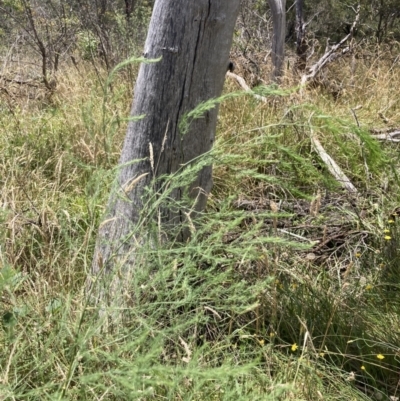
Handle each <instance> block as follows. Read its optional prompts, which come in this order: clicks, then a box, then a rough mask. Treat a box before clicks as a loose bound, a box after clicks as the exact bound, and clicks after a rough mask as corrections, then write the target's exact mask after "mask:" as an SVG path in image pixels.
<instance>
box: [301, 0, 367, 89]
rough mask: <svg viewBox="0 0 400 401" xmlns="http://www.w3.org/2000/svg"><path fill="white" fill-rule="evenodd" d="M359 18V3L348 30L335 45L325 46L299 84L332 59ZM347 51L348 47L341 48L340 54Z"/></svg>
mask: <svg viewBox="0 0 400 401" xmlns="http://www.w3.org/2000/svg"><path fill="white" fill-rule="evenodd" d="M359 19H360V5H358V7H357V10H356V16H355V19H354V22H353V24H352V26H351V28H350V32H349V33H348V34H347V35H346V36H345V37H344V38H343V39H342V40H341V41H340V42H339V43H337V44H336V45H334V46H331V47H330V48H329V46H327V49H326V51H325V54H324V55H323V56H322V57H321V58H320V59H319V60H318V61H317V62H316V63H315V64H313V65H312V66H311V67H310V68H309V69H308V74H304V75H303V76H302V78H301V85H302V86H303V85H305V84H306V83H307V81H310V80H312V79H314V78H315V77H316V76H317V74H318V73H319V72H320V71H321V70H322V68H323V67H324V66H325V65H326V64H328V63H330V62H331V61H333V60H334V59H335V58H336V57H337V53H336V52H337V51H338V50H339V48H340V47H342V46H343V45H344V44H345V43H346V42H347V41H348V40H349V39H350V38H351V37H352V36H353V32H354V29H355V27H356V25H357V24H358V20H359ZM348 51H349V48H346V49H343V50H342V55H343V54H345V53H347V52H348Z"/></svg>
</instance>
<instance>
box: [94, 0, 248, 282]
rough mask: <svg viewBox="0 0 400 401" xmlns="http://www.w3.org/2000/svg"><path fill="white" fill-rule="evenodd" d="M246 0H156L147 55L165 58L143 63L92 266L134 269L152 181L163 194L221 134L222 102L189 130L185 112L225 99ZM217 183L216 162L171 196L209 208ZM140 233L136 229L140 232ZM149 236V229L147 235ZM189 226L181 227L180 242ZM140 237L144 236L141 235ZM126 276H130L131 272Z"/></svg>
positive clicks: (177, 217)
mask: <svg viewBox="0 0 400 401" xmlns="http://www.w3.org/2000/svg"><path fill="white" fill-rule="evenodd" d="M239 3H240V0H229V1H226V0H196V1H187V0H157V1H156V3H155V5H154V9H153V15H152V18H151V22H150V27H149V32H148V36H147V40H146V44H145V50H144V57H145V58H147V59H157V58H159V57H161V60H160V61H158V62H155V63H148V64H142V65H141V67H140V71H139V75H138V78H137V82H136V87H135V92H134V101H133V106H132V111H131V115H132V116H140V115H145V117H144V118H142V119H140V120H137V121H131V122H130V124H129V126H128V130H127V135H126V138H125V142H124V146H123V149H122V154H121V159H120V170H119V173H118V177H117V185H116V187H117V189H116V191H115V192H113V193H112V194H111V196H110V201H109V205H108V210H107V217H106V219H105V221H104V222H103V223H102V224H101V228H100V229H99V235H98V240H97V244H96V249H95V255H94V261H93V265H92V272H93V274H94V275H97V274H98V273H99V271H100V270H104V271H105V272H106V273H107V272H110V271H111V270H112V269H114V268H116V267H117V266H118V268H119V267H121V268H122V271H123V272H124V273H125V272H127V271H128V272H132V271H133V270H134V267H135V241H136V244H137V243H138V242H137V238H134V237H133V236H132V233H133V230H134V229H135V226H136V225H137V223H138V222H139V219H140V213H141V210H142V208H143V206H144V205H143V195H144V194H145V188H146V187H148V186H149V185H150V184H151V185H152V188H155V193H157V194H159V195H160V196H162V195H161V194H162V192H163V191H164V186H163V182H162V181H161V180H157V178H158V177H160V176H165V175H168V174H171V173H175V172H177V171H178V170H179V169H182V166H183V165H188V164H190V163H189V162H190V161H192V160H194V159H195V158H196V157H198V156H199V155H202V154H204V153H206V152H208V151H209V150H210V149H211V147H212V145H213V143H214V137H215V129H216V122H217V112H218V107H214V108H212V109H210V110H207V111H205V112H204V113H203V115H202V118H198V119H195V120H193V121H192V122H191V124H190V126H189V128H188V130H187V132H182V129H181V127H180V124H179V123H180V122H181V121H182V117H183V116H184V115H185V114H186V113H188V112H189V111H191V110H193V109H194V108H195V107H196V106H198V105H199V104H200V103H201V102H204V101H206V100H209V99H211V98H215V97H218V96H219V95H220V94H221V92H222V88H223V83H224V77H225V73H226V71H227V66H228V63H229V51H230V47H231V44H232V36H233V29H234V25H235V21H236V17H237V14H238V10H239ZM211 187H212V168H211V166H206V167H203V168H202V169H201V171H200V173H199V174H198V175H197V177H196V178H195V180H194V182H192V183H191V185H190V186H189V188H187V187H186V188H177V189H175V190H174V191H173V192H172V193H171V194H169V195H168V196H169V199H171V198H172V199H173V200H174V201H177V202H179V201H180V200H181V199H182V198H183V196H184V191H189V195H190V197H191V199H193V202H194V203H195V209H196V210H197V211H200V210H203V209H204V207H205V205H206V200H207V195H208V194H209V192H210V190H211ZM159 215H160V216H161V218H160V219H161V221H162V222H163V223H164V224H166V225H169V226H177V225H180V224H182V223H183V222H184V220H185V214H184V213H183V212H182V210H179V207H178V208H177V210H173V209H172V208H170V207H167V206H163V207H162V208H161V209H160V212H159ZM135 235H136V234H135ZM140 235H141V236H142V237H146V229H144V231H142V232H141V234H140ZM186 237H187V232H186V231H185V230H181V231H180V238H179V240H185V239H186ZM139 242H140V241H139ZM124 278H125V277H124Z"/></svg>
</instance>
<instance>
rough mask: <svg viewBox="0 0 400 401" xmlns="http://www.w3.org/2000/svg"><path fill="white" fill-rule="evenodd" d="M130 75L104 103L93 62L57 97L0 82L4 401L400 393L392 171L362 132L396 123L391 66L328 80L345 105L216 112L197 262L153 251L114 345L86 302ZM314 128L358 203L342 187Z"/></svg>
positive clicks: (327, 100)
mask: <svg viewBox="0 0 400 401" xmlns="http://www.w3.org/2000/svg"><path fill="white" fill-rule="evenodd" d="M126 77H127V74H126V72H124V71H121V72H120V73H119V74H118V75H117V76H116V77H115V79H114V81H113V83H112V90H110V91H109V92H108V95H107V97H106V98H105V91H104V82H105V78H106V74H105V73H104V72H103V71H101V69H99V68H98V69H97V72H96V71H94V70H93V68H92V67H91V66H90V65H83V64H82V65H81V66H80V71H77V70H76V69H75V68H74V67H71V68H70V69H66V70H65V71H63V72H62V74H60V75H58V76H57V87H56V90H55V91H54V93H47V92H44V91H43V93H44V94H40V93H42V92H41V91H42V89H40V90H38V93H37V95H34V96H33V95H32V96H30V95H29V94H27V93H26V92H24V90H23V89H22V88H21V87H20V86H15V85H14V84H9V85H8V86H7V85H6V84H5V83H2V84H1V85H3V86H4V87H5V89H6V91H4V90H3V91H2V92H1V94H0V96H1V98H0V107H1V115H0V127H1V132H2V135H1V138H0V149H1V152H0V177H1V178H0V180H1V185H2V190H1V194H0V222H1V226H0V238H1V244H2V245H1V247H0V266H1V270H0V272H1V275H0V291H1V305H0V308H1V313H2V316H3V330H2V331H1V333H0V340H1V341H2V343H3V344H4V345H5V346H4V347H3V348H2V350H1V352H0V360H1V363H0V365H1V370H0V393H1V394H4V396H3V397H4V399H15V400H17V399H18V400H19V399H21V400H22V399H26V400H36V399H54V400H55V399H58V400H61V399H71V400H72V399H82V400H83V399H104V400H120V399H165V398H168V399H174V400H182V399H210V400H230V399H234V400H245V399H252V400H254V399H271V400H276V399H288V400H290V399H299V398H301V399H307V400H315V399H327V400H330V399H343V400H348V399H354V400H365V399H371V397H375V396H376V394H377V393H378V392H382V394H383V395H384V397H388V396H398V388H397V382H396V380H397V376H396V375H397V373H396V372H397V360H396V358H397V354H398V352H399V349H398V344H399V340H400V339H399V338H398V334H397V333H399V332H400V326H399V322H398V319H397V318H396V316H397V315H398V310H399V309H398V308H399V305H400V304H399V300H398V295H397V292H398V290H397V284H396V283H397V282H398V278H399V276H398V272H397V269H396V267H397V265H398V258H399V256H398V244H399V242H398V235H399V232H398V227H397V221H396V220H393V223H390V222H389V221H390V220H391V218H392V214H391V213H392V212H394V211H395V210H394V209H396V207H397V204H398V201H399V197H398V193H399V188H398V187H399V182H398V178H397V175H396V170H397V168H398V164H399V159H398V156H397V145H394V144H391V145H387V144H377V143H376V142H375V141H372V140H371V139H370V138H369V133H368V129H369V128H379V127H384V126H393V127H396V126H397V127H399V126H400V113H399V101H398V99H397V92H398V91H397V90H396V86H398V82H400V67H399V65H398V63H397V62H396V63H394V62H392V61H391V60H388V59H387V57H384V55H382V54H380V55H378V57H375V58H374V59H371V60H369V61H368V64H367V63H366V62H364V61H363V60H362V59H357V60H356V64H355V65H354V63H353V64H352V62H351V60H350V59H343V60H340V61H339V62H338V63H336V64H335V65H332V66H331V67H330V69H329V72H328V73H327V78H326V79H327V80H328V82H333V80H334V81H335V85H336V86H339V87H341V88H342V89H341V92H340V94H339V96H337V95H335V96H334V95H333V94H332V93H331V88H330V87H329V86H328V87H327V86H324V85H322V86H319V87H316V88H310V89H309V90H307V91H306V92H305V93H304V94H303V95H300V94H299V93H298V92H297V91H295V90H293V91H291V92H290V93H287V94H285V96H273V97H271V101H270V102H268V103H259V102H257V101H256V100H255V99H253V98H251V97H250V96H246V97H244V96H241V97H234V98H231V99H230V100H228V101H226V102H225V103H223V104H222V106H221V108H220V118H219V124H218V132H217V137H218V145H217V149H216V152H215V156H214V157H215V170H214V180H215V187H214V191H213V194H212V196H211V199H210V203H209V213H208V214H207V215H206V216H205V217H204V221H203V226H202V227H203V228H201V229H199V232H198V233H197V234H196V237H195V238H194V239H193V241H192V242H191V243H190V244H187V247H186V248H179V247H177V248H173V247H172V248H170V249H168V248H166V249H160V250H159V253H158V254H155V255H154V254H151V257H150V262H149V264H148V265H146V266H143V270H142V271H141V272H140V273H138V274H137V277H136V278H135V282H134V283H132V293H134V294H136V297H135V301H136V304H135V305H136V306H135V307H132V309H131V310H129V311H127V315H126V317H125V320H124V322H123V324H121V326H120V327H115V328H114V331H111V332H109V333H101V332H100V326H101V322H98V319H97V316H98V315H97V313H96V312H95V311H94V310H93V309H91V308H88V307H87V300H86V299H85V295H84V291H83V289H84V281H85V277H86V273H87V272H88V270H89V267H90V264H91V257H92V252H93V246H94V240H95V236H96V230H97V227H98V225H99V222H100V220H101V216H102V213H103V211H104V206H105V204H106V200H107V196H108V191H109V187H110V184H111V181H112V179H113V175H114V170H113V169H114V167H115V166H116V164H117V162H118V155H119V151H120V147H121V144H122V140H123V137H124V134H125V129H126V119H125V117H126V116H127V115H128V113H129V107H130V103H131V91H132V83H129V84H127V78H126ZM296 83H297V80H296V77H294V76H290V74H289V73H288V74H287V77H286V81H285V85H287V87H294V86H296ZM336 86H335V87H336ZM237 90H238V88H237V87H236V86H235V83H234V82H230V81H227V83H226V87H225V91H226V92H231V91H237ZM29 91H32V88H30V89H29ZM30 93H31V92H30ZM39 94H40V95H39ZM28 95H29V96H28ZM359 105H360V106H362V107H361V108H358V109H357V110H356V111H355V112H354V113H355V114H356V116H357V121H356V119H355V117H354V114H353V112H352V111H351V109H353V110H355V108H356V107H357V106H359ZM381 115H382V116H384V118H385V119H387V122H385V121H384V120H383V118H382V117H381ZM358 125H359V127H358ZM311 129H312V130H313V132H314V133H315V134H317V135H318V138H319V139H320V141H321V142H322V143H323V146H324V147H325V149H326V150H327V151H328V152H329V153H330V154H331V156H332V157H333V158H334V159H335V160H336V161H337V162H338V163H339V165H340V166H341V168H342V169H343V170H344V171H345V172H346V174H348V176H349V177H350V178H351V180H352V181H353V183H354V184H355V185H356V187H357V188H358V189H359V190H360V196H359V197H358V198H357V199H352V198H351V197H349V196H348V195H347V194H345V193H343V192H342V191H341V190H340V189H339V188H338V186H337V185H336V183H335V181H334V179H332V178H331V177H330V176H329V173H328V172H327V170H326V169H325V166H324V165H323V164H322V163H321V161H320V160H319V158H318V156H317V154H316V153H315V151H314V150H313V148H312V146H311V141H310V133H311ZM385 183H386V184H385ZM246 202H247V203H246ZM385 229H386V230H389V231H388V232H386V233H385V232H384V230H385ZM281 230H285V231H286V233H284V232H282V231H281ZM335 230H336V231H335ZM287 232H291V234H294V235H288V234H287ZM385 234H386V235H388V234H390V237H391V240H385V239H384V235H385ZM335 235H336V237H335ZM341 235H342V236H341ZM330 237H332V238H333V237H334V238H333V239H332V241H331V243H330V244H328V243H326V244H325V245H324V246H325V247H320V248H318V245H317V246H316V248H315V247H314V248H308V249H304V246H303V245H307V246H310V245H312V243H311V242H310V241H313V240H318V241H320V244H322V243H323V242H324V240H327V239H329V238H330ZM335 241H336V242H335ZM300 245H301V246H300ZM339 251H340V252H339ZM294 344H296V346H297V347H298V348H297V349H296V347H295V346H294ZM380 354H382V355H384V356H385V358H384V359H378V358H377V355H380ZM183 358H186V359H183ZM185 361H186V362H185ZM187 361H189V362H187ZM362 367H364V369H363V368H362ZM0 398H1V397H0Z"/></svg>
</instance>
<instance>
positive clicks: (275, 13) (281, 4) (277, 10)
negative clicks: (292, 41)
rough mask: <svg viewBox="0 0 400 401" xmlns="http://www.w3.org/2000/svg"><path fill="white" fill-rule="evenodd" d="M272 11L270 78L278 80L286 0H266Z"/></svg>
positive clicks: (281, 57)
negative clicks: (271, 66) (271, 70)
mask: <svg viewBox="0 0 400 401" xmlns="http://www.w3.org/2000/svg"><path fill="white" fill-rule="evenodd" d="M268 3H269V6H270V7H271V12H272V24H273V30H274V32H273V35H272V64H273V66H274V70H273V73H272V80H273V81H274V82H279V81H280V78H281V77H282V74H283V61H284V58H285V35H286V0H268Z"/></svg>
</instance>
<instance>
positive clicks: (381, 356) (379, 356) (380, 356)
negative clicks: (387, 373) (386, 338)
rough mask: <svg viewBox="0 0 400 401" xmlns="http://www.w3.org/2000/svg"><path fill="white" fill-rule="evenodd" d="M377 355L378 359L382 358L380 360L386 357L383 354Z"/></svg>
mask: <svg viewBox="0 0 400 401" xmlns="http://www.w3.org/2000/svg"><path fill="white" fill-rule="evenodd" d="M376 357H377V358H378V359H380V360H382V359H385V357H384V356H383V355H382V354H378V355H377V356H376Z"/></svg>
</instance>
